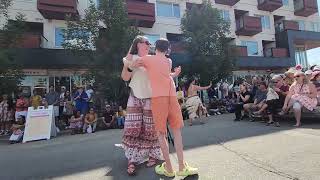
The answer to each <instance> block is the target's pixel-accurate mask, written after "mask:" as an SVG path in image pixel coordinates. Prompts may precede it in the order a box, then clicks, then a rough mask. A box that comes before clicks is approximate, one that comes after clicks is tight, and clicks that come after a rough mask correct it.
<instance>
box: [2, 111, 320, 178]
mask: <svg viewBox="0 0 320 180" xmlns="http://www.w3.org/2000/svg"><path fill="white" fill-rule="evenodd" d="M233 118H234V117H233V115H231V114H227V115H220V116H213V117H210V118H208V120H207V123H206V124H205V125H197V124H195V125H194V126H192V127H188V126H186V127H185V128H184V130H183V137H184V145H185V158H186V160H187V161H188V162H189V164H192V165H194V166H198V167H199V168H200V173H199V175H198V176H193V177H188V178H185V179H192V180H198V179H199V180H213V179H215V180H220V179H221V180H288V179H289V180H290V179H295V180H319V179H320V130H319V129H320V121H319V120H307V121H305V122H304V125H303V127H301V128H293V127H292V125H293V124H294V122H293V121H291V122H290V121H289V120H288V121H286V122H281V127H280V128H277V127H266V126H265V125H264V124H263V123H260V122H248V121H240V122H233ZM317 121H318V122H317ZM121 134H122V131H121V130H108V131H100V132H96V133H95V134H85V135H74V136H71V135H63V136H59V137H57V138H55V139H52V140H49V141H36V142H30V143H26V144H15V145H9V144H7V141H6V139H5V138H4V137H1V138H0V180H11V179H13V180H15V179H18V180H20V179H21V180H29V179H54V180H56V179H68V180H69V179H75V180H81V179H84V180H87V179H88V180H95V179H103V180H105V179H106V180H109V179H110V180H126V179H130V180H131V179H132V180H159V179H166V178H163V177H159V176H157V175H156V174H155V173H154V171H153V169H152V168H146V167H145V165H141V166H139V167H138V171H137V175H136V176H135V177H129V176H127V174H126V164H127V162H126V159H125V158H124V154H123V151H122V150H121V149H120V148H118V147H117V146H115V144H118V143H120V142H121ZM172 149H173V148H172ZM171 158H172V160H173V162H174V164H175V166H176V165H177V159H176V154H175V153H174V152H172V153H171ZM174 179H178V178H177V177H176V178H174Z"/></svg>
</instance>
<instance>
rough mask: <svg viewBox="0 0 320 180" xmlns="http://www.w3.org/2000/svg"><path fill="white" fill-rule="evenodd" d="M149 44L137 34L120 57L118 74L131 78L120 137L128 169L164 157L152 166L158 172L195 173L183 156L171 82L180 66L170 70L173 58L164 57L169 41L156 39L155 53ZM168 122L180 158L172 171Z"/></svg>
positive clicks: (149, 164)
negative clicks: (124, 55)
mask: <svg viewBox="0 0 320 180" xmlns="http://www.w3.org/2000/svg"><path fill="white" fill-rule="evenodd" d="M150 45H151V44H150V43H149V41H148V39H147V38H146V37H144V36H137V37H136V38H135V39H134V40H133V44H132V45H131V48H130V50H129V52H128V54H127V56H126V57H125V58H123V63H124V66H123V69H122V73H121V77H122V79H123V80H125V81H129V80H131V81H130V84H129V86H130V88H131V93H130V96H129V99H128V104H127V116H126V121H125V127H124V135H123V140H122V144H123V147H124V150H125V156H126V158H127V159H128V169H127V172H128V174H129V175H134V174H135V172H136V169H135V166H136V165H137V164H141V163H144V162H146V161H147V167H152V166H154V165H156V163H157V161H158V160H162V159H164V161H165V162H164V163H162V164H161V165H157V166H156V167H155V171H156V173H157V174H159V175H164V176H167V177H174V176H175V175H177V176H189V175H194V174H197V173H198V169H197V168H193V167H191V166H189V165H188V164H187V163H186V162H185V161H184V158H183V144H182V136H181V128H182V127H183V119H182V114H181V109H180V106H179V103H178V100H177V97H176V91H175V84H174V82H173V77H176V76H178V75H179V74H180V72H181V68H180V67H178V68H175V70H174V72H173V73H172V72H171V69H172V61H171V59H169V58H167V57H166V54H167V52H168V50H169V47H170V43H169V41H168V40H166V39H160V40H158V41H157V42H156V55H148V53H149V49H150ZM167 121H168V122H169V126H170V128H171V129H172V132H173V135H174V142H175V149H176V152H177V156H178V161H179V170H178V171H177V172H175V171H174V170H173V168H172V165H171V161H170V158H169V146H168V142H167V139H166V133H167V128H166V126H167ZM162 157H163V158H162Z"/></svg>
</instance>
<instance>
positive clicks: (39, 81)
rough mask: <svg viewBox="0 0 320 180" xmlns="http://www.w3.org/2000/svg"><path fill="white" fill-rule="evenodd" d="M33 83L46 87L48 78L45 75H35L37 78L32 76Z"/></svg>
mask: <svg viewBox="0 0 320 180" xmlns="http://www.w3.org/2000/svg"><path fill="white" fill-rule="evenodd" d="M33 83H34V86H38V87H39V86H43V87H47V84H48V78H47V77H37V78H33Z"/></svg>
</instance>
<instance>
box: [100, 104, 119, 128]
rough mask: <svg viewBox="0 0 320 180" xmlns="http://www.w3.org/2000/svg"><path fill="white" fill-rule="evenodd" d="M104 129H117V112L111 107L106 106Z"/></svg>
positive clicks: (103, 119)
mask: <svg viewBox="0 0 320 180" xmlns="http://www.w3.org/2000/svg"><path fill="white" fill-rule="evenodd" d="M102 123H103V126H104V127H102V128H103V129H111V128H115V126H116V123H115V112H114V111H112V110H111V106H110V105H108V104H107V105H106V106H105V111H104V112H103V118H102Z"/></svg>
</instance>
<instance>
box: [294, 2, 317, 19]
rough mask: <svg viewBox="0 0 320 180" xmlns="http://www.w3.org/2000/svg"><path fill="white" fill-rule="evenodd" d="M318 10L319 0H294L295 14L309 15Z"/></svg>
mask: <svg viewBox="0 0 320 180" xmlns="http://www.w3.org/2000/svg"><path fill="white" fill-rule="evenodd" d="M317 12H318V5H317V0H294V15H296V16H304V17H308V16H310V15H312V14H315V13H317Z"/></svg>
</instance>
